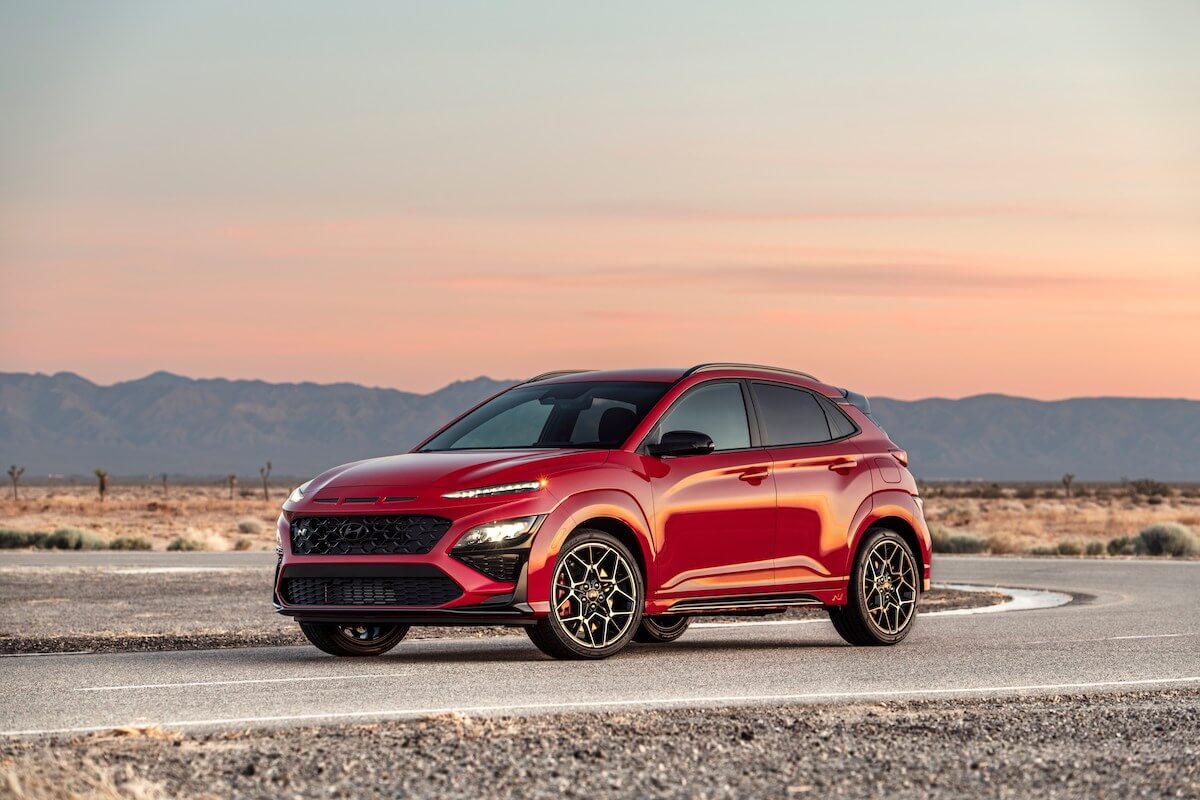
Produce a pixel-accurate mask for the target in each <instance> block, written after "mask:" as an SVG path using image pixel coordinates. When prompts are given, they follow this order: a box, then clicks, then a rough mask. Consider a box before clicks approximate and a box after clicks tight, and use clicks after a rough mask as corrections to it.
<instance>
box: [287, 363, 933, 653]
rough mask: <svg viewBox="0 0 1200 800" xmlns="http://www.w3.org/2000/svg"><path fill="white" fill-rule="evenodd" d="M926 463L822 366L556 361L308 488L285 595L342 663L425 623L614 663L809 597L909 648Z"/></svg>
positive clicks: (302, 492) (859, 633)
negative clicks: (696, 621) (518, 632)
mask: <svg viewBox="0 0 1200 800" xmlns="http://www.w3.org/2000/svg"><path fill="white" fill-rule="evenodd" d="M907 462H908V456H907V455H906V454H905V452H904V451H903V450H900V449H899V448H897V447H896V445H895V444H893V443H892V441H891V440H890V439H889V438H888V436H887V434H886V433H884V431H883V430H882V429H881V428H880V427H879V426H878V425H876V424H875V423H874V422H873V421H872V419H871V412H870V404H869V403H868V401H867V399H866V398H865V397H863V396H862V395H859V394H856V393H854V392H849V391H846V390H844V389H836V388H834V387H832V386H829V385H826V384H824V383H821V382H820V381H819V380H817V379H816V378H813V377H812V376H811V375H806V374H804V373H801V372H793V371H791V370H786V369H777V368H774V367H761V366H753V365H744V364H702V365H700V366H696V367H692V368H691V369H686V370H679V369H646V370H619V371H607V372H596V371H569V372H551V373H546V374H544V375H538V376H537V377H535V378H531V379H529V380H527V381H525V382H524V383H521V384H519V385H517V386H514V387H513V388H511V389H508V390H507V391H504V392H501V393H500V394H498V395H496V396H494V397H492V398H491V399H489V400H486V401H484V402H483V403H480V404H479V405H478V406H476V407H475V408H473V409H471V410H470V411H468V412H467V413H465V414H463V415H462V416H460V417H459V418H458V419H456V420H454V421H453V422H451V423H450V424H448V425H446V426H445V427H444V428H442V429H441V430H440V431H438V432H437V433H435V434H434V435H433V436H431V437H429V438H428V439H426V440H425V441H424V442H422V443H421V444H419V445H418V446H417V447H415V448H414V449H413V450H412V451H411V452H409V453H406V454H404V455H397V456H389V457H386V458H376V459H370V460H367V461H359V462H356V463H353V464H347V465H345V466H341V467H337V468H335V469H331V470H329V471H328V472H325V473H323V474H321V475H319V476H317V477H316V478H314V479H312V480H311V481H309V482H308V483H306V484H304V485H303V486H300V487H299V488H297V489H296V490H295V491H294V492H292V495H291V496H290V497H289V498H288V500H287V502H286V503H285V504H284V506H283V513H282V515H281V516H280V518H279V527H278V542H277V548H278V551H279V563H278V567H277V569H276V575H275V605H276V608H277V609H278V610H279V612H280V613H282V614H287V615H289V616H292V617H295V618H296V620H297V621H298V622H299V623H300V627H301V629H302V630H303V631H304V634H305V635H306V636H307V637H308V639H309V640H310V641H311V642H312V643H313V644H315V645H316V646H317V647H319V648H321V649H322V650H324V651H325V652H328V653H332V654H334V655H342V656H351V655H378V654H380V653H384V652H386V651H387V650H389V649H391V648H392V647H394V646H395V645H396V643H397V642H399V641H400V640H401V639H402V638H404V635H405V633H407V631H408V629H409V627H410V626H412V625H519V626H523V627H524V628H525V630H526V631H527V632H528V634H529V638H530V639H532V640H533V643H534V644H536V645H537V646H538V647H539V648H541V650H542V651H543V652H545V653H547V654H549V655H551V656H554V657H556V658H604V657H606V656H610V655H612V654H614V653H616V652H617V651H619V650H621V649H622V648H623V647H625V646H626V645H627V644H628V643H629V642H630V641H631V640H632V641H637V642H645V643H663V642H670V641H673V640H675V639H677V638H679V636H680V635H682V634H683V632H684V631H685V630H686V629H687V627H688V624H689V623H690V622H691V620H692V618H693V617H696V616H701V615H721V616H728V615H734V614H738V615H762V614H772V613H778V612H782V611H784V610H786V609H787V608H789V607H793V606H820V607H823V608H825V609H826V610H827V611H828V612H829V616H830V618H831V619H832V620H833V624H834V627H835V628H837V631H838V633H840V634H841V635H842V637H843V638H845V639H846V641H848V642H850V643H852V644H857V645H878V644H895V643H896V642H898V641H900V640H901V639H903V638H904V637H905V636H906V635H907V634H908V632H909V631H910V630H911V629H912V624H913V618H914V616H915V614H916V608H917V603H918V600H919V598H920V593H921V592H922V591H923V590H927V589H928V588H929V560H930V545H929V531H928V529H927V528H926V525H925V521H924V518H923V516H922V511H921V499H920V497H918V494H917V485H916V482H915V481H914V480H913V477H912V475H911V474H909V472H908V470H907V468H906V466H907Z"/></svg>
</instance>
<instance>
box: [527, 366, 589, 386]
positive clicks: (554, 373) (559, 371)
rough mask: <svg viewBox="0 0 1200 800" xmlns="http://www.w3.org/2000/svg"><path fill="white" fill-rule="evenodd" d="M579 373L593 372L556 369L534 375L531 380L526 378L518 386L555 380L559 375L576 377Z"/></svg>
mask: <svg viewBox="0 0 1200 800" xmlns="http://www.w3.org/2000/svg"><path fill="white" fill-rule="evenodd" d="M580 372H595V370H591V369H556V370H552V371H550V372H543V373H542V374H541V375H534V376H533V377H532V378H526V379H525V380H523V381H521V383H519V384H518V385H519V386H524V385H525V384H527V383H537V382H538V381H544V380H548V379H549V378H557V377H558V376H560V375H576V374H578V373H580Z"/></svg>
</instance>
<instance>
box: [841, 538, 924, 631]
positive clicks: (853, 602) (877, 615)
mask: <svg viewBox="0 0 1200 800" xmlns="http://www.w3.org/2000/svg"><path fill="white" fill-rule="evenodd" d="M920 586H921V581H920V577H919V576H918V575H917V561H916V559H915V558H914V557H913V552H912V548H910V547H909V546H908V543H907V542H905V541H904V539H903V537H901V536H900V535H899V534H898V533H896V532H895V531H892V530H888V529H887V528H872V529H871V530H869V531H867V533H866V535H865V536H864V537H863V542H862V546H861V547H859V549H858V555H857V556H856V557H855V559H854V569H853V570H852V571H851V573H850V585H849V586H848V587H847V592H846V593H847V598H846V605H844V606H830V607H829V609H828V610H829V619H830V620H831V621H832V622H833V627H834V628H835V629H836V630H837V632H838V633H839V634H840V635H841V637H842V638H843V639H845V640H846V641H847V642H849V643H850V644H854V645H883V644H896V643H897V642H899V641H900V640H902V639H903V638H904V637H905V636H907V635H908V633H909V631H911V630H912V626H913V620H914V619H915V618H916V616H917V603H918V601H919V600H920V597H921V589H920Z"/></svg>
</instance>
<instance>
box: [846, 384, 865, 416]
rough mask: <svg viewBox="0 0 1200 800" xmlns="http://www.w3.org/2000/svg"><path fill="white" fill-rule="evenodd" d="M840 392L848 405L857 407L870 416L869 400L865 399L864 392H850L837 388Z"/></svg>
mask: <svg viewBox="0 0 1200 800" xmlns="http://www.w3.org/2000/svg"><path fill="white" fill-rule="evenodd" d="M838 391H839V392H841V393H842V399H843V400H844V401H845V402H847V403H849V404H850V405H852V406H854V407H855V408H857V409H858V410H859V411H861V412H862V413H864V414H866V415H867V416H868V417H870V416H871V401H870V400H868V399H867V396H866V395H865V394H859V393H858V392H852V391H850V390H849V389H838Z"/></svg>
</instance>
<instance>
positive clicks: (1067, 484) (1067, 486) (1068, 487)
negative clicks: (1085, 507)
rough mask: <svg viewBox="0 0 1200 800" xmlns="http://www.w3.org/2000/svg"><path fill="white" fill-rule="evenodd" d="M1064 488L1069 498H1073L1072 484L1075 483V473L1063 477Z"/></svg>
mask: <svg viewBox="0 0 1200 800" xmlns="http://www.w3.org/2000/svg"><path fill="white" fill-rule="evenodd" d="M1062 481H1063V488H1064V489H1066V490H1067V497H1070V496H1071V484H1072V483H1074V482H1075V473H1073V472H1068V473H1067V474H1066V475H1063V477H1062Z"/></svg>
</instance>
